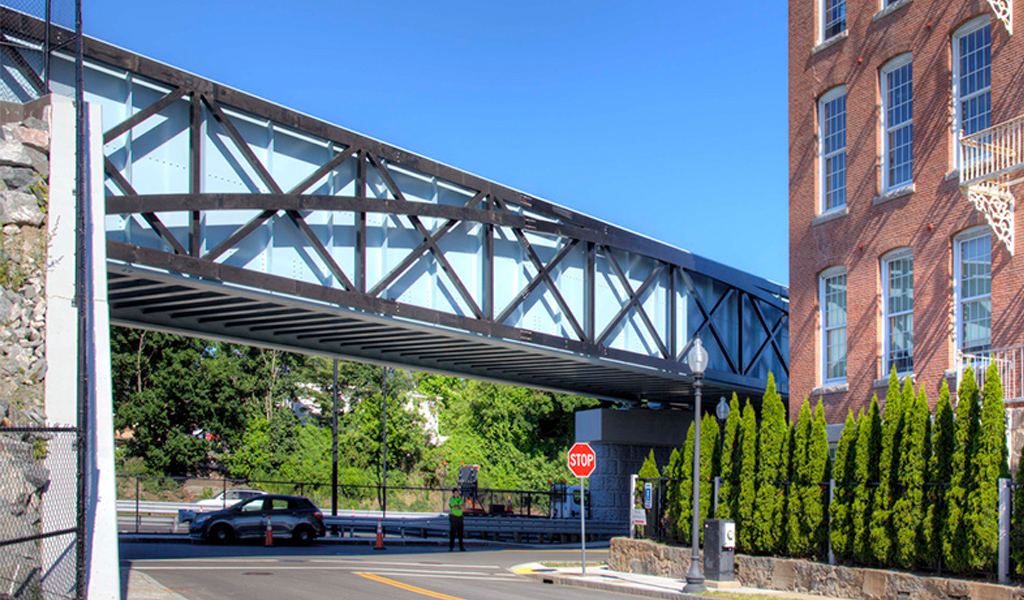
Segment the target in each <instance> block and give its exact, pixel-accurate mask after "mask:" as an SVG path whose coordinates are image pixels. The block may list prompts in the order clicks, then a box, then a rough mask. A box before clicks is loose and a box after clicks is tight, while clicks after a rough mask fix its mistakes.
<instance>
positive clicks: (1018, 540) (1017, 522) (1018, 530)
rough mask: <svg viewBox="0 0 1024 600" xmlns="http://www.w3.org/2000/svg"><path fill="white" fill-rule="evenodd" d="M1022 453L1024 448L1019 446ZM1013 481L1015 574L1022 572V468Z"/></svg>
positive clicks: (1023, 514) (1023, 522)
mask: <svg viewBox="0 0 1024 600" xmlns="http://www.w3.org/2000/svg"><path fill="white" fill-rule="evenodd" d="M1021 454H1024V448H1021ZM1015 482H1016V483H1017V485H1018V488H1017V490H1016V491H1015V492H1014V494H1013V510H1012V511H1011V514H1012V515H1013V517H1012V519H1013V521H1012V524H1011V526H1010V555H1011V557H1012V558H1013V562H1014V564H1015V565H1016V571H1017V574H1018V575H1020V574H1024V491H1022V488H1024V468H1018V469H1017V475H1016V477H1015Z"/></svg>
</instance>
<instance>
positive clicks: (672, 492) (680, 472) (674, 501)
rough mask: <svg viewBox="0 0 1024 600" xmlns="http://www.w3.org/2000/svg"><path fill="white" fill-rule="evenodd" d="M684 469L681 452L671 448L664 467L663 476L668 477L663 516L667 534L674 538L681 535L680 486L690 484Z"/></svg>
mask: <svg viewBox="0 0 1024 600" xmlns="http://www.w3.org/2000/svg"><path fill="white" fill-rule="evenodd" d="M685 470H686V466H685V465H684V464H683V455H682V453H681V452H679V449H678V448H673V449H672V455H671V456H669V459H668V466H667V467H665V477H668V478H669V479H670V481H669V482H668V483H667V484H666V486H665V488H666V491H665V518H666V520H667V521H668V532H669V535H670V536H671V537H673V538H676V539H679V538H680V537H681V531H680V530H679V511H680V508H681V507H680V496H681V493H682V488H683V486H684V485H689V484H690V478H689V476H688V475H687V474H686V473H685V472H684V471H685Z"/></svg>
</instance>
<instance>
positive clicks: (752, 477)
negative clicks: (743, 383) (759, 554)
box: [735, 399, 757, 552]
mask: <svg viewBox="0 0 1024 600" xmlns="http://www.w3.org/2000/svg"><path fill="white" fill-rule="evenodd" d="M738 462H739V494H737V496H738V498H737V501H736V516H735V520H736V532H737V534H736V537H737V540H736V545H737V550H739V551H740V552H753V551H754V548H755V546H754V533H755V528H754V502H755V501H756V499H757V415H756V413H755V412H754V407H753V405H751V403H750V400H749V399H748V400H747V401H746V403H745V404H744V406H743V420H742V421H741V422H740V439H739V457H738Z"/></svg>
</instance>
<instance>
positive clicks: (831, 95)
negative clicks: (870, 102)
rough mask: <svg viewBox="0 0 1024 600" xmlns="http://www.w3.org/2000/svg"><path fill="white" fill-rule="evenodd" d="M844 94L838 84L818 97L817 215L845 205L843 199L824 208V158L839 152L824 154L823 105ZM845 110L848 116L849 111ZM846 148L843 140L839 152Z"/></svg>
mask: <svg viewBox="0 0 1024 600" xmlns="http://www.w3.org/2000/svg"><path fill="white" fill-rule="evenodd" d="M845 95H846V86H845V85H840V86H838V87H834V88H832V89H831V90H829V91H828V92H826V93H825V94H823V95H822V96H821V98H819V99H818V187H819V188H820V189H819V192H818V215H824V214H828V213H831V212H834V211H837V210H842V209H844V208H845V207H846V202H845V201H844V202H843V204H842V205H840V206H833V207H832V208H826V206H827V205H828V172H827V170H826V168H825V165H826V160H827V159H828V158H829V157H831V156H835V155H838V154H839V152H833V153H832V154H830V155H828V156H826V155H825V105H826V104H828V103H829V102H831V101H833V100H835V99H836V98H838V97H840V96H845ZM846 112H847V117H848V116H849V115H848V112H849V111H846ZM847 122H849V118H847ZM844 136H845V134H844ZM846 148H847V145H846V143H845V141H844V143H843V149H842V151H841V152H844V153H845V152H846ZM847 158H849V157H847ZM847 166H849V165H847ZM843 170H844V171H846V167H843Z"/></svg>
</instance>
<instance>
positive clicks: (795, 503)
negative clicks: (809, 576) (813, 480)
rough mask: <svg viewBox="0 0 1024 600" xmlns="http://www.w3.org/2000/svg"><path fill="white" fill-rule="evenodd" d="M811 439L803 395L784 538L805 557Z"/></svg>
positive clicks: (808, 543) (793, 447) (795, 552)
mask: <svg viewBox="0 0 1024 600" xmlns="http://www.w3.org/2000/svg"><path fill="white" fill-rule="evenodd" d="M810 438H811V408H810V405H809V404H808V402H807V399H806V398H805V399H804V401H803V404H801V405H800V412H799V413H798V415H797V419H796V425H795V426H794V427H793V429H792V430H791V443H790V454H789V456H790V464H791V465H792V466H793V467H792V472H791V474H790V479H789V490H788V493H787V494H786V507H787V510H786V541H787V544H788V549H789V554H790V555H792V556H808V555H809V554H810V551H811V540H810V535H809V532H808V531H806V530H805V529H804V523H805V520H806V515H805V512H804V506H803V501H804V497H805V494H804V488H805V487H807V485H808V484H809V483H810V481H809V476H810V471H809V469H808V465H807V458H808V456H807V444H808V442H809V441H810Z"/></svg>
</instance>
